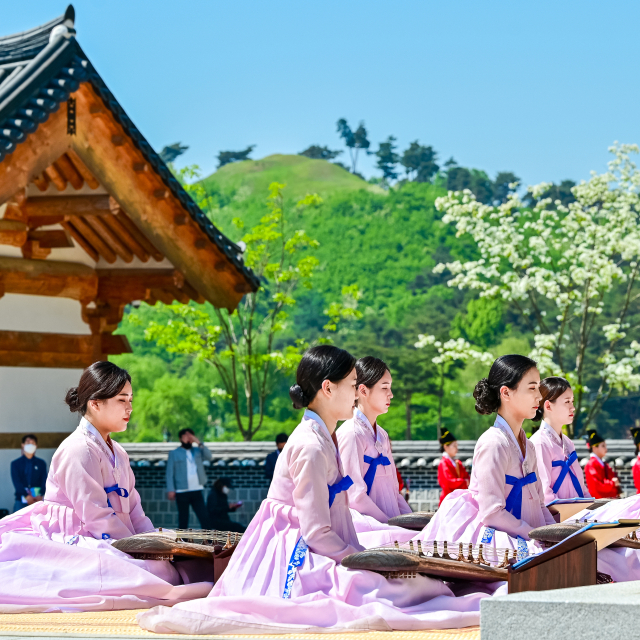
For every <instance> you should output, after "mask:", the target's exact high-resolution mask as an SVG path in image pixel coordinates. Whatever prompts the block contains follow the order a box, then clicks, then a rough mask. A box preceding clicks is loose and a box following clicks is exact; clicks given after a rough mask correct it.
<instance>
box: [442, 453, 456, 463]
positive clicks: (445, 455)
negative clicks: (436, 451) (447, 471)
mask: <svg viewBox="0 0 640 640" xmlns="http://www.w3.org/2000/svg"><path fill="white" fill-rule="evenodd" d="M442 457H443V458H445V459H446V460H451V462H453V463H454V464H455V462H456V460H455V458H452V457H451V456H450V455H449V454H448V453H447V452H446V451H443V452H442Z"/></svg>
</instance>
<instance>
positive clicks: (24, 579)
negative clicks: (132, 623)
mask: <svg viewBox="0 0 640 640" xmlns="http://www.w3.org/2000/svg"><path fill="white" fill-rule="evenodd" d="M65 402H66V404H67V405H68V407H69V410H70V411H71V412H73V413H79V414H80V420H79V424H78V427H77V428H76V430H75V431H73V432H72V433H71V434H70V435H69V436H68V437H67V438H66V439H65V440H64V441H63V442H62V444H61V445H60V446H59V447H58V449H57V450H56V452H55V454H54V456H53V459H52V460H51V465H50V468H49V475H48V477H47V483H46V493H45V497H44V500H41V501H36V502H34V503H33V504H31V505H27V506H25V507H24V508H23V509H20V511H18V512H17V513H14V514H13V515H10V516H7V517H5V518H3V519H2V520H0V613H8V612H13V613H20V612H25V611H28V612H38V611H47V610H49V611H59V610H61V609H62V610H72V611H92V610H93V611H102V610H114V609H136V608H141V607H145V606H147V607H149V606H154V605H155V604H159V603H162V604H166V605H167V606H171V605H173V604H175V603H177V602H181V601H183V600H188V599H190V598H197V597H202V596H204V595H206V594H207V593H208V592H209V591H210V590H211V587H212V584H213V575H212V571H210V570H207V571H205V568H204V567H203V565H202V561H200V560H198V561H192V560H187V561H186V563H185V562H180V563H176V564H175V565H174V564H173V563H172V562H170V561H169V560H141V559H134V558H133V557H132V556H130V555H128V554H126V553H123V552H122V551H119V550H118V549H115V548H114V547H113V546H112V543H113V541H114V540H120V539H122V538H129V537H131V536H133V535H135V534H138V533H144V532H147V531H152V530H153V529H154V526H153V523H152V522H151V520H149V518H147V516H146V515H145V513H144V509H143V508H142V504H141V500H140V495H139V494H138V491H137V490H136V486H135V485H136V479H135V476H134V474H133V470H132V469H131V465H130V463H129V457H128V456H127V453H126V451H125V450H124V449H123V448H122V446H121V445H120V444H119V443H118V442H116V441H115V440H114V439H113V438H112V435H114V434H116V433H122V432H124V431H126V429H127V426H128V424H129V420H130V418H131V413H132V411H133V404H132V403H133V389H132V386H131V376H130V375H129V373H128V372H127V371H125V370H124V369H121V368H120V367H118V366H117V365H115V364H113V363H111V362H96V363H94V364H92V365H91V366H90V367H88V368H87V369H86V370H85V371H84V372H83V373H82V376H81V378H80V382H79V383H78V386H77V387H73V388H72V389H69V391H68V392H67V395H66V398H65ZM200 580H202V581H200Z"/></svg>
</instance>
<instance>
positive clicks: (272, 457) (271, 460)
mask: <svg viewBox="0 0 640 640" xmlns="http://www.w3.org/2000/svg"><path fill="white" fill-rule="evenodd" d="M288 439H289V436H288V435H287V434H286V433H279V434H278V435H277V436H276V450H275V451H274V452H273V453H270V454H269V455H268V456H267V458H266V460H265V462H264V477H265V478H268V479H269V481H271V480H273V472H274V471H275V468H276V462H278V456H279V455H280V452H281V451H282V450H283V449H284V445H285V444H287V440H288Z"/></svg>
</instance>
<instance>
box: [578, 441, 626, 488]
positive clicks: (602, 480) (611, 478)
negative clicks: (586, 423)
mask: <svg viewBox="0 0 640 640" xmlns="http://www.w3.org/2000/svg"><path fill="white" fill-rule="evenodd" d="M587 448H588V449H589V451H591V457H590V458H589V462H587V466H586V467H585V468H584V475H585V480H586V481H587V489H589V493H590V494H591V495H592V496H593V497H594V498H596V499H598V498H617V497H618V495H619V494H620V491H621V489H620V480H618V476H617V475H616V472H615V471H614V470H613V469H612V468H611V467H610V466H609V465H608V464H607V463H606V462H605V461H604V459H603V458H604V457H605V455H607V443H606V442H605V441H604V438H603V437H602V436H600V435H599V434H598V432H597V431H595V430H594V431H588V432H587Z"/></svg>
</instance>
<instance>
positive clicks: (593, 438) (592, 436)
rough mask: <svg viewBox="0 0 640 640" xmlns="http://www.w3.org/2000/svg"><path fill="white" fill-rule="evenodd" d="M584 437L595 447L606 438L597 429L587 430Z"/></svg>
mask: <svg viewBox="0 0 640 640" xmlns="http://www.w3.org/2000/svg"><path fill="white" fill-rule="evenodd" d="M584 438H585V439H586V441H587V444H588V445H589V446H590V447H595V446H596V445H598V444H600V443H601V442H604V438H603V437H602V436H601V435H600V434H599V433H598V432H597V431H596V430H595V429H591V430H589V431H587V435H586V436H584Z"/></svg>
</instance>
